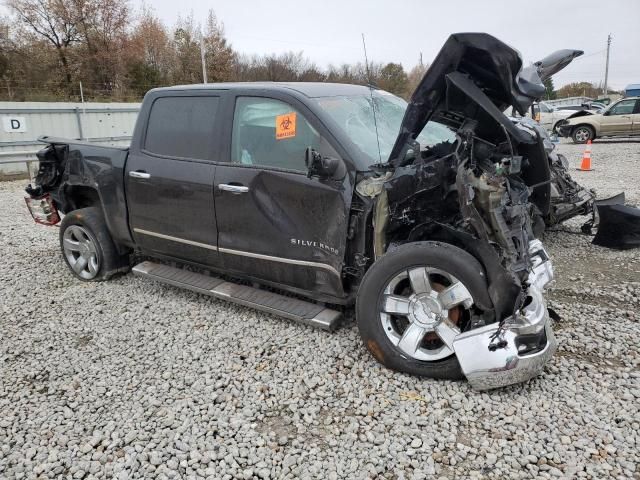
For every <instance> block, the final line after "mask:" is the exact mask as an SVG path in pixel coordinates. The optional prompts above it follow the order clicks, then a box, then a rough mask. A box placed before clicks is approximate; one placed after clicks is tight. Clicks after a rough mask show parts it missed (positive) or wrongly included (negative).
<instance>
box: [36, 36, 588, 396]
mask: <svg viewBox="0 0 640 480" xmlns="http://www.w3.org/2000/svg"><path fill="white" fill-rule="evenodd" d="M580 53H581V52H577V51H573V50H564V51H560V52H557V53H556V54H553V55H551V56H550V57H547V58H546V59H545V60H543V61H541V62H538V63H536V64H533V65H532V66H531V67H527V68H524V69H523V68H522V60H521V58H520V56H519V54H518V53H517V52H516V51H515V50H513V49H512V48H510V47H508V46H507V45H505V44H503V43H502V42H500V41H499V40H497V39H495V38H493V37H491V36H489V35H487V34H474V33H471V34H455V35H452V36H451V37H450V38H449V40H448V41H447V42H446V43H445V45H444V46H443V48H442V50H441V52H440V53H439V55H438V56H437V58H436V59H435V61H434V62H433V64H432V65H431V67H430V68H429V71H428V72H427V74H426V75H425V77H424V78H423V80H422V82H421V83H420V85H419V86H418V88H417V89H416V91H415V93H414V95H413V97H412V99H411V101H410V102H409V103H407V102H405V101H403V100H401V99H400V98H397V97H395V96H394V95H391V94H389V93H387V92H384V91H381V90H378V89H375V88H369V87H364V86H356V85H342V84H319V83H230V84H208V85H189V86H180V87H171V88H159V89H154V90H151V91H150V92H149V93H147V95H146V96H145V98H144V102H143V104H142V108H141V111H140V115H139V117H138V122H137V125H136V127H135V131H134V134H133V139H132V142H131V146H130V147H129V148H122V149H119V148H107V147H101V146H96V145H94V144H88V143H82V142H78V141H73V140H64V139H56V138H47V137H44V138H43V140H44V141H45V142H47V143H48V145H47V147H46V148H44V149H43V150H41V151H40V152H39V154H38V158H39V160H40V166H39V172H38V175H37V178H36V182H35V185H34V186H31V185H30V186H29V187H28V188H27V192H28V193H29V198H28V199H27V203H28V204H29V206H30V209H31V211H32V214H33V215H34V218H35V219H36V221H38V222H40V223H46V224H52V223H57V222H58V221H59V219H60V216H59V215H58V212H61V213H63V214H64V215H63V218H62V222H61V224H60V244H61V248H62V252H63V256H64V259H65V261H66V262H67V264H68V266H69V267H70V269H71V271H72V272H73V273H74V274H75V275H76V276H77V277H78V278H79V279H81V280H86V281H94V280H106V279H108V278H110V277H112V276H113V275H114V274H116V273H117V272H125V271H128V270H129V269H130V268H132V267H133V273H135V274H139V275H143V276H146V277H150V278H152V279H156V280H159V281H162V282H165V283H169V284H172V285H175V286H179V287H183V288H189V289H192V290H195V291H198V292H201V293H204V294H208V295H213V296H215V297H219V298H223V299H226V300H229V301H233V302H238V303H240V304H243V305H247V306H252V307H254V308H258V309H262V310H265V311H267V312H271V313H274V314H277V315H281V316H284V317H287V318H291V319H294V320H298V321H301V322H305V323H307V324H312V325H316V326H320V327H323V328H327V329H332V328H334V327H335V326H336V324H337V322H338V320H339V319H340V317H341V315H342V314H343V312H344V310H345V309H348V308H350V307H352V306H354V305H355V313H356V320H357V324H358V327H359V330H360V332H361V335H362V338H363V341H364V343H365V345H366V347H367V348H368V350H369V351H370V352H371V353H372V354H373V356H374V357H375V358H376V359H377V360H378V361H380V362H381V363H383V364H384V365H386V366H388V367H390V368H393V369H397V370H400V371H404V372H409V373H412V374H417V375H424V376H430V377H435V378H462V377H463V375H464V376H466V377H467V379H468V380H469V381H470V383H471V384H472V385H473V386H474V387H475V388H478V389H488V388H493V387H499V386H503V385H507V384H512V383H516V382H520V381H524V380H527V379H529V378H531V377H533V376H535V375H537V374H538V373H540V372H541V370H542V368H543V365H544V364H545V362H546V361H547V360H548V359H549V358H550V357H551V356H552V355H553V352H554V350H555V348H556V343H555V340H554V336H553V332H552V330H551V326H550V322H549V314H548V311H547V308H546V304H545V300H544V296H543V288H544V287H545V285H546V284H547V283H548V282H549V281H550V280H551V279H552V277H553V273H552V268H551V264H550V261H549V258H548V256H547V254H546V252H545V249H544V248H543V245H542V243H541V242H540V240H539V239H538V238H537V236H538V235H539V232H540V228H539V225H538V224H539V223H540V222H541V221H543V219H544V218H547V217H548V216H549V215H550V210H551V208H552V205H551V204H552V201H551V192H550V184H549V178H550V167H549V165H550V162H549V155H548V150H545V145H544V139H543V137H542V135H541V134H540V132H539V131H538V129H537V128H535V126H534V125H532V124H531V122H530V121H529V122H527V121H526V120H516V119H512V118H508V117H506V116H505V115H504V114H503V113H502V112H503V111H505V110H506V109H507V107H509V106H511V107H513V108H515V109H516V110H518V111H520V112H521V113H524V112H525V111H526V110H527V109H528V108H530V106H531V104H532V103H533V102H534V101H535V100H537V99H539V98H540V96H541V95H542V94H543V93H544V86H543V85H542V81H543V79H545V78H547V77H549V76H550V75H552V74H553V73H555V72H556V71H558V70H559V69H560V68H563V67H564V66H566V65H567V64H568V63H569V62H570V61H571V59H572V58H574V57H575V56H577V55H579V54H580Z"/></svg>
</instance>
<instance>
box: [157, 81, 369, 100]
mask: <svg viewBox="0 0 640 480" xmlns="http://www.w3.org/2000/svg"><path fill="white" fill-rule="evenodd" d="M236 89H243V90H247V89H249V90H253V89H255V90H262V91H265V90H267V91H272V92H273V91H277V92H283V93H291V92H292V91H293V92H296V93H298V94H302V95H304V96H305V97H308V98H319V97H336V96H343V95H362V94H363V93H367V92H369V87H366V86H364V85H353V84H348V83H325V82H221V83H206V84H204V83H200V84H192V85H176V86H172V87H161V88H154V89H153V90H151V92H165V91H184V90H236Z"/></svg>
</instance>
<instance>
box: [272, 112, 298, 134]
mask: <svg viewBox="0 0 640 480" xmlns="http://www.w3.org/2000/svg"><path fill="white" fill-rule="evenodd" d="M295 136H296V112H290V113H285V114H284V115H278V116H277V117H276V140H282V139H283V138H291V137H295Z"/></svg>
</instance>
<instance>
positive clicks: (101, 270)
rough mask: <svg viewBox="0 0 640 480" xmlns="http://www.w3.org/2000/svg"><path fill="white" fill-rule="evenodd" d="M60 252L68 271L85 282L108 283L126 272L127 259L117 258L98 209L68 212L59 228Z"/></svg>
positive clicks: (89, 208)
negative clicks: (116, 275)
mask: <svg viewBox="0 0 640 480" xmlns="http://www.w3.org/2000/svg"><path fill="white" fill-rule="evenodd" d="M60 249H61V250H62V256H63V258H64V261H65V262H66V264H67V266H68V267H69V270H71V272H72V273H73V274H74V275H75V276H76V277H77V278H79V279H80V280H82V281H85V282H100V281H104V280H108V279H109V278H111V277H112V276H113V275H115V274H116V273H118V272H125V271H127V270H128V269H129V267H130V264H129V256H128V255H120V254H119V253H118V250H117V248H116V245H115V244H114V243H113V239H112V238H111V235H110V234H109V230H108V229H107V225H106V223H105V220H104V216H103V215H102V212H101V211H100V209H99V208H97V207H88V208H81V209H79V210H73V211H72V212H69V213H68V214H67V215H65V217H64V218H63V220H62V223H61V224H60Z"/></svg>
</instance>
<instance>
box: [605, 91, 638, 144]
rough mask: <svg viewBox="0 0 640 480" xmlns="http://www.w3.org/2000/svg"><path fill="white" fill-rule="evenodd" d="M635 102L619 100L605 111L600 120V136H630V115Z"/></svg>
mask: <svg viewBox="0 0 640 480" xmlns="http://www.w3.org/2000/svg"><path fill="white" fill-rule="evenodd" d="M635 105H636V101H635V100H633V99H631V100H621V101H619V102H618V103H616V104H615V105H613V106H612V107H611V108H610V109H609V110H607V111H606V112H605V113H604V114H603V115H602V119H601V126H600V133H601V134H602V135H625V134H626V135H631V123H632V120H631V115H632V114H633V109H634V107H635Z"/></svg>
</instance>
